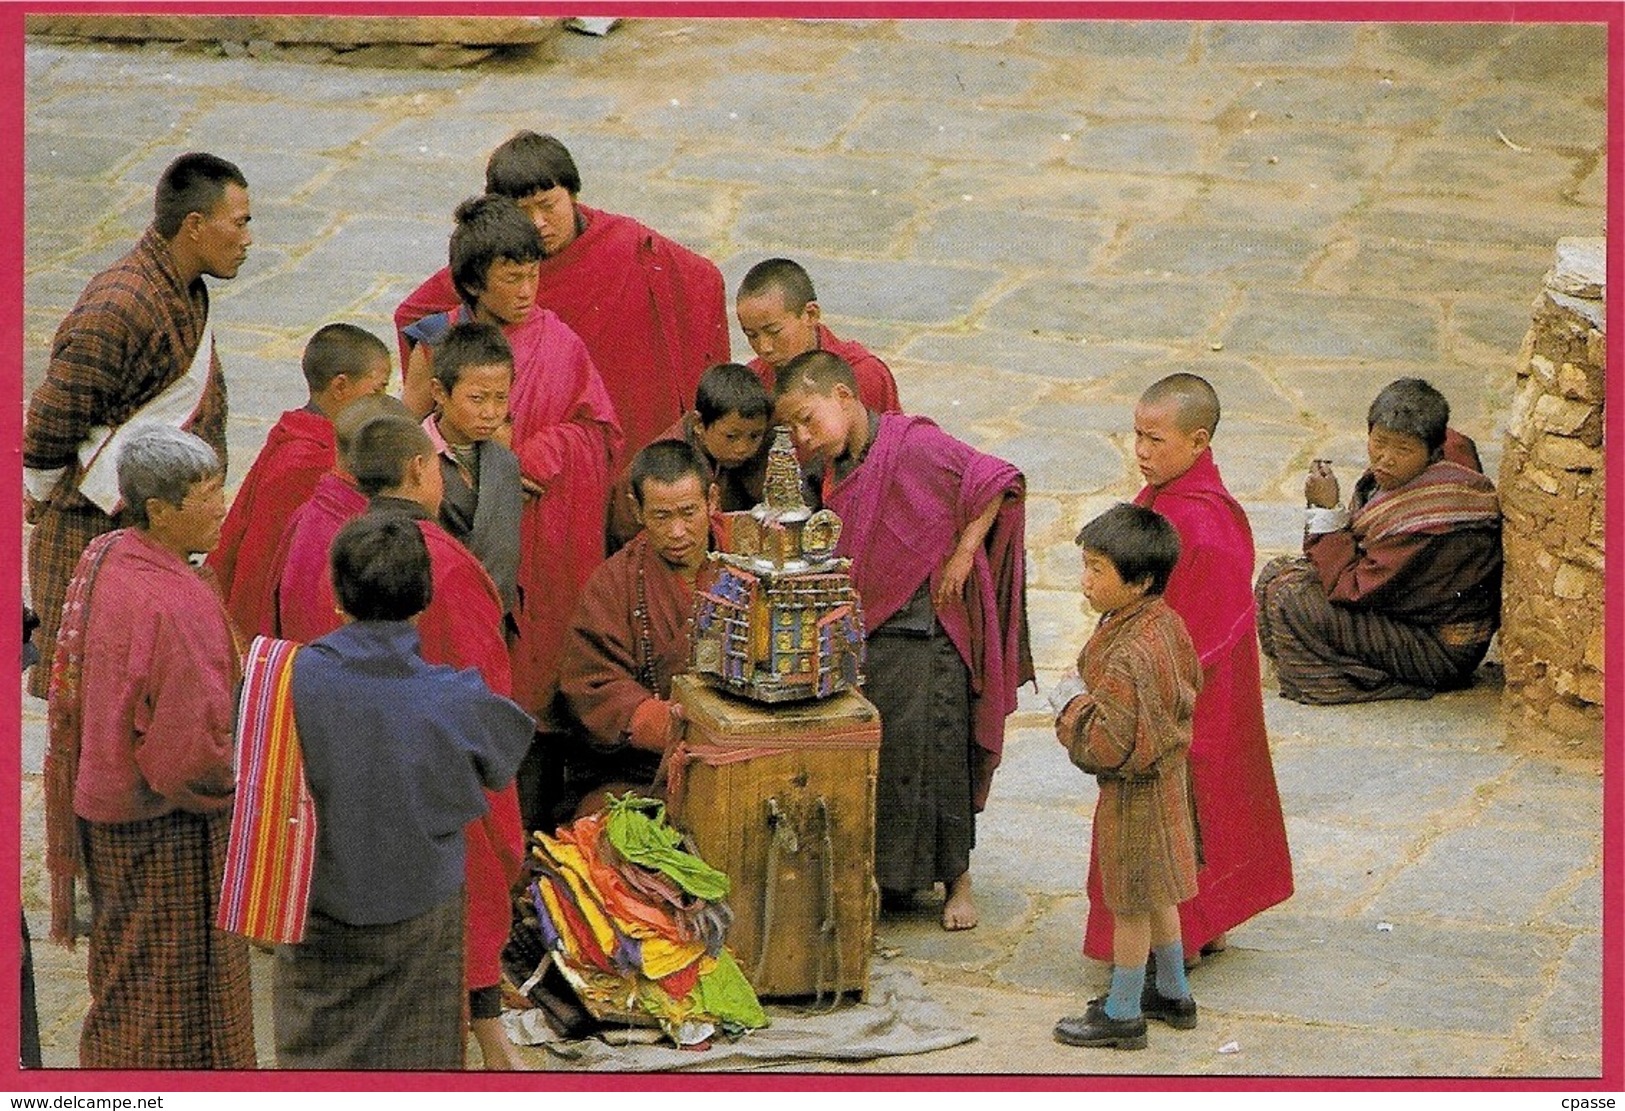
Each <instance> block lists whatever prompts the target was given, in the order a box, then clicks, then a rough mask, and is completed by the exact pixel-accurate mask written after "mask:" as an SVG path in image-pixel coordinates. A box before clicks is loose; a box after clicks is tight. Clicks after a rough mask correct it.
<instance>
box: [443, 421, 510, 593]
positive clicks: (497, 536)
mask: <svg viewBox="0 0 1625 1111" xmlns="http://www.w3.org/2000/svg"><path fill="white" fill-rule="evenodd" d="M423 427H424V430H425V431H427V432H428V433H429V437H430V439H431V440H433V441H434V442H435V448H436V450H437V451H439V453H440V454H439V458H440V477H441V478H442V479H443V480H444V482H445V494H444V496H443V497H442V498H441V501H440V525H441V527H442V528H444V529H445V530H446V531H447V532H449V533H451V535H452V536H453V537H455V538H456V539H457V540H458V541H459V542H461V543H462V545H463V546H464V547H465V548H467V549H468V550H469V551H471V552H473V553H474V556H475V558H477V559H478V560H479V561H480V564H481V566H483V567H484V568H485V570H486V573H487V574H489V575H490V576H491V581H492V582H494V583H495V584H496V588H497V593H498V594H499V595H501V597H502V612H503V613H504V614H508V615H511V614H513V612H514V610H515V608H516V605H517V599H518V593H517V589H518V586H517V584H518V576H519V515H520V512H521V511H522V510H523V509H524V505H525V495H524V490H523V489H522V488H521V486H520V483H519V457H518V456H517V455H515V454H514V453H513V452H512V451H511V450H509V449H508V448H506V447H504V446H503V445H501V444H499V443H497V442H495V441H494V440H486V441H484V442H481V443H476V444H470V445H469V446H470V447H471V448H472V449H473V456H474V466H473V474H472V476H471V477H472V478H473V480H474V481H473V482H472V483H470V482H469V477H470V476H465V475H464V473H463V468H462V466H461V465H460V464H459V463H458V461H457V459H456V457H455V456H454V455H453V454H452V452H451V449H450V448H449V447H447V446H446V444H445V440H444V439H443V438H442V437H441V435H440V429H439V427H438V426H437V425H436V424H435V418H434V417H433V416H429V417H425V418H424V421H423Z"/></svg>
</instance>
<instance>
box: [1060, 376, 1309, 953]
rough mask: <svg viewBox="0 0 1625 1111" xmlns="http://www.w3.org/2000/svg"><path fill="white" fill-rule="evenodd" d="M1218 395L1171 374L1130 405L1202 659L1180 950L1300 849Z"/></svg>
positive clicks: (1193, 944)
mask: <svg viewBox="0 0 1625 1111" xmlns="http://www.w3.org/2000/svg"><path fill="white" fill-rule="evenodd" d="M1218 426H1219V396H1218V394H1217V393H1215V392H1214V390H1213V387H1212V386H1211V385H1210V384H1209V383H1208V382H1207V380H1206V379H1204V378H1200V377H1198V376H1197V375H1194V374H1183V373H1181V374H1170V375H1168V376H1167V377H1166V378H1163V379H1160V380H1159V381H1157V382H1154V383H1152V384H1151V386H1150V387H1149V388H1147V389H1146V391H1145V393H1143V394H1142V395H1141V396H1140V402H1139V404H1138V405H1136V406H1135V409H1134V455H1135V458H1136V460H1137V461H1138V463H1139V467H1140V474H1141V475H1142V476H1143V477H1144V478H1145V483H1146V484H1145V486H1144V487H1143V488H1142V489H1141V490H1140V492H1139V493H1138V494H1137V495H1135V498H1134V502H1135V504H1136V505H1141V506H1145V507H1147V508H1149V509H1154V510H1156V511H1157V512H1158V513H1160V514H1162V515H1163V516H1164V517H1166V518H1167V519H1168V520H1169V521H1170V522H1172V523H1173V526H1174V529H1175V531H1176V532H1177V533H1178V536H1179V560H1178V562H1177V563H1176V564H1175V565H1174V569H1173V573H1172V574H1171V575H1170V576H1169V578H1168V585H1167V588H1166V589H1165V590H1164V592H1163V598H1164V599H1165V600H1166V601H1167V603H1168V605H1169V607H1170V608H1171V609H1172V610H1173V611H1174V612H1175V613H1177V614H1178V615H1179V616H1180V617H1181V618H1182V619H1183V620H1184V622H1185V626H1186V628H1187V629H1188V630H1189V631H1190V636H1191V640H1192V642H1193V643H1194V644H1195V645H1196V654H1197V658H1198V659H1199V660H1200V662H1201V665H1202V692H1201V693H1200V694H1199V695H1197V696H1196V717H1195V720H1194V722H1193V725H1192V737H1191V747H1190V758H1189V759H1190V778H1191V784H1192V793H1193V794H1194V796H1195V799H1196V817H1197V828H1198V829H1199V830H1200V831H1201V837H1202V856H1203V867H1202V870H1201V872H1200V873H1199V874H1198V876H1197V892H1196V896H1195V897H1194V898H1192V899H1189V900H1187V901H1185V902H1183V903H1181V904H1180V907H1179V918H1180V922H1181V938H1182V941H1181V945H1182V959H1183V960H1185V961H1187V962H1193V961H1195V960H1198V959H1200V957H1201V955H1202V954H1203V953H1213V952H1217V951H1219V950H1220V949H1223V948H1224V946H1225V944H1226V939H1225V931H1226V930H1229V929H1231V928H1233V927H1235V926H1238V925H1240V924H1241V923H1243V922H1245V921H1246V920H1247V919H1249V918H1251V917H1252V916H1253V915H1255V914H1257V913H1258V912H1260V911H1262V910H1264V909H1265V908H1266V907H1271V906H1274V905H1275V904H1277V903H1279V902H1281V901H1282V900H1284V899H1286V898H1287V897H1288V896H1290V895H1291V894H1292V856H1291V853H1290V851H1289V850H1288V847H1287V840H1286V822H1285V819H1284V818H1283V817H1282V815H1281V798H1280V795H1279V793H1278V792H1277V791H1276V787H1275V768H1274V765H1273V764H1272V763H1271V762H1270V744H1269V736H1268V734H1267V733H1266V732H1265V728H1264V696H1263V693H1262V692H1261V690H1260V688H1259V678H1258V643H1257V641H1256V640H1255V639H1254V632H1253V630H1254V627H1255V624H1256V622H1255V619H1254V605H1253V591H1252V577H1253V530H1252V526H1251V525H1250V524H1249V523H1248V521H1247V514H1246V512H1245V511H1244V510H1243V509H1242V508H1241V504H1240V503H1239V502H1237V501H1236V499H1235V498H1234V497H1232V496H1231V494H1230V491H1229V490H1228V489H1227V488H1226V487H1225V484H1224V479H1223V478H1222V477H1220V475H1219V468H1218V465H1217V464H1216V463H1215V462H1214V459H1213V448H1212V441H1213V434H1214V432H1215V431H1217V429H1218ZM1101 893H1102V887H1101V876H1100V869H1099V868H1098V867H1096V866H1094V865H1093V864H1091V867H1090V870H1089V921H1088V927H1087V929H1086V932H1085V934H1084V942H1083V951H1084V953H1085V954H1087V955H1088V956H1091V957H1094V958H1095V959H1097V960H1110V959H1112V946H1113V933H1112V930H1113V927H1112V918H1111V915H1110V913H1108V911H1107V909H1106V905H1105V902H1104V900H1103V899H1102V898H1101Z"/></svg>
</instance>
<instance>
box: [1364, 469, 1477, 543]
mask: <svg viewBox="0 0 1625 1111" xmlns="http://www.w3.org/2000/svg"><path fill="white" fill-rule="evenodd" d="M1500 519H1501V504H1500V501H1499V499H1498V498H1497V497H1496V494H1495V485H1494V484H1493V483H1492V482H1490V480H1489V479H1488V478H1486V477H1484V476H1483V475H1481V474H1479V473H1478V472H1477V471H1470V470H1468V469H1467V468H1466V467H1463V466H1460V465H1458V464H1456V463H1450V462H1440V463H1434V464H1433V465H1432V466H1430V467H1428V469H1427V470H1425V471H1423V472H1422V474H1421V475H1419V476H1418V477H1417V478H1415V479H1412V480H1411V481H1410V482H1409V483H1407V484H1406V485H1405V486H1402V487H1400V488H1399V489H1398V490H1392V491H1382V492H1379V493H1378V494H1377V495H1376V496H1375V497H1373V498H1372V499H1371V500H1370V501H1369V502H1367V503H1366V504H1365V505H1364V506H1362V507H1361V508H1360V509H1358V510H1356V511H1355V512H1354V514H1353V515H1352V520H1351V521H1350V528H1351V529H1352V530H1353V532H1354V535H1355V537H1356V538H1357V539H1358V540H1360V541H1361V543H1364V544H1374V543H1376V542H1377V541H1379V540H1385V539H1387V538H1388V537H1390V536H1400V535H1403V534H1406V533H1416V532H1449V531H1451V530H1453V529H1458V528H1473V527H1480V528H1482V527H1488V526H1490V525H1493V524H1495V523H1497V522H1498V521H1499V520H1500Z"/></svg>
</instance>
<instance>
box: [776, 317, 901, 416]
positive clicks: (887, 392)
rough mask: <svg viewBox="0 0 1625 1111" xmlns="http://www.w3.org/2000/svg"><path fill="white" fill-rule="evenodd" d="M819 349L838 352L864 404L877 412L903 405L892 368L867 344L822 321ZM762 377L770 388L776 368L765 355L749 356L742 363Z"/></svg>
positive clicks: (896, 408)
mask: <svg viewBox="0 0 1625 1111" xmlns="http://www.w3.org/2000/svg"><path fill="white" fill-rule="evenodd" d="M818 350H819V351H828V352H829V353H830V354H831V355H837V356H839V357H840V359H841V361H842V362H844V363H845V364H846V365H847V366H849V367H851V368H852V375H853V377H854V378H856V379H857V382H858V400H859V401H861V402H863V407H864V408H865V409H869V410H871V411H873V412H876V413H901V412H902V411H903V406H902V403H901V402H900V401H898V399H897V379H895V378H893V377H892V372H891V368H890V367H888V366H887V365H886V364H885V363H883V362H881V361H880V357H879V356H878V355H875V354H873V353H872V352H871V351H870V350H869V349H868V348H867V347H865V346H863V344H861V343H859V342H858V341H857V340H855V339H842V338H841V337H840V336H837V335H836V334H835V333H834V332H832V331H830V330H829V327H828V326H827V325H824V324H820V325H819V326H818ZM745 365H746V366H748V367H750V369H751V370H752V371H754V372H755V373H756V377H758V378H760V379H761V380H762V385H764V386H766V387H767V392H768V393H772V392H773V384H774V382H776V381H777V380H778V372H777V371H776V370H774V369H773V367H772V365H771V364H769V363H768V361H767V360H766V359H752V360H751V361H750V362H748V363H746V364H745Z"/></svg>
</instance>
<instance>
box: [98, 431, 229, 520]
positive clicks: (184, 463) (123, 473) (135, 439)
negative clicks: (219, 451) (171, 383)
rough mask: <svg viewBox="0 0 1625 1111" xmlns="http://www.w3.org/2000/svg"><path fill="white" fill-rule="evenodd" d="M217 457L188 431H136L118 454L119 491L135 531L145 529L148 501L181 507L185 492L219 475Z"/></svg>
mask: <svg viewBox="0 0 1625 1111" xmlns="http://www.w3.org/2000/svg"><path fill="white" fill-rule="evenodd" d="M221 469H222V468H221V466H220V457H219V456H218V455H216V454H215V453H214V448H212V447H210V446H209V445H208V444H207V443H205V442H204V441H203V440H200V439H199V438H198V437H196V436H194V435H192V434H191V433H190V432H182V431H181V430H180V429H179V428H171V427H170V426H168V425H165V424H149V425H144V426H143V427H141V428H138V429H136V430H135V431H133V432H132V433H131V434H130V437H129V439H127V440H126V441H125V442H124V446H123V447H122V448H121V449H120V450H119V453H118V492H119V496H120V497H122V498H123V499H124V505H125V507H126V508H127V509H128V510H129V511H130V515H131V516H132V517H133V518H134V520H135V524H136V527H137V528H146V527H147V525H148V524H149V522H148V520H147V499H148V498H157V499H159V500H160V501H163V502H167V503H168V504H170V505H180V504H181V502H183V501H185V500H186V493H187V491H189V490H190V489H191V488H192V487H193V486H195V485H196V484H197V483H199V482H201V481H202V480H204V479H206V478H213V477H215V476H216V475H218V474H220V473H221Z"/></svg>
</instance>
